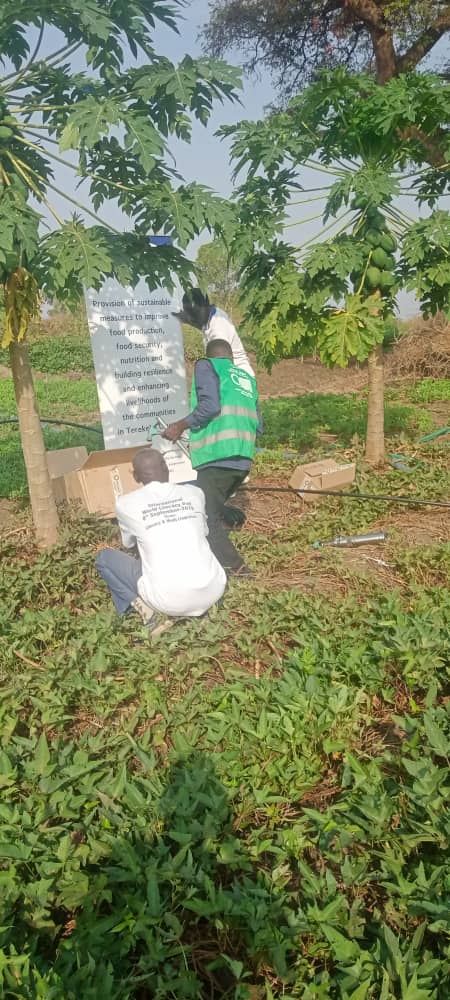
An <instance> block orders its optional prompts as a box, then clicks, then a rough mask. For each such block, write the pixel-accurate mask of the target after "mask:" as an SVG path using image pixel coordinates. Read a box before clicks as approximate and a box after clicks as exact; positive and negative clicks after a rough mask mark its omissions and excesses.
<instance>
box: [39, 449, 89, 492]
mask: <svg viewBox="0 0 450 1000" xmlns="http://www.w3.org/2000/svg"><path fill="white" fill-rule="evenodd" d="M87 457H88V452H87V448H84V447H81V448H59V449H58V450H57V451H48V452H47V466H48V471H49V473H50V479H51V481H52V488H53V494H54V497H55V500H57V502H58V503H63V502H64V501H65V500H67V495H66V485H65V482H64V476H65V475H66V473H68V472H72V471H73V470H74V469H79V468H81V466H82V465H83V464H84V462H86V460H87Z"/></svg>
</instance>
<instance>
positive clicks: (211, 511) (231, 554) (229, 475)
mask: <svg viewBox="0 0 450 1000" xmlns="http://www.w3.org/2000/svg"><path fill="white" fill-rule="evenodd" d="M247 476H248V470H245V471H242V470H240V469H226V468H224V467H223V466H217V465H209V466H207V467H206V468H202V467H201V466H200V468H199V469H198V470H197V486H199V487H200V489H201V490H203V492H204V494H205V501H206V516H207V518H208V528H209V536H208V541H209V544H210V546H211V549H212V551H213V552H214V555H215V557H216V559H218V560H219V562H220V564H221V565H222V566H223V568H224V569H225V570H231V571H232V572H236V571H237V570H239V569H240V568H241V566H243V565H244V560H243V559H242V558H241V556H240V555H239V552H238V551H237V549H235V547H234V545H233V544H232V542H231V541H230V539H229V537H228V534H227V532H226V530H225V527H224V525H223V522H222V517H223V506H224V503H225V501H226V500H228V497H230V496H231V495H232V494H233V493H234V492H235V491H236V490H237V489H238V488H239V486H240V485H241V483H243V481H244V479H245V478H246V477H247Z"/></svg>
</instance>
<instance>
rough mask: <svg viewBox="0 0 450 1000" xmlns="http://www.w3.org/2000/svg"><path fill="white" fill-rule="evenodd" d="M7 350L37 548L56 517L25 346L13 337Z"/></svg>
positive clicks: (51, 532) (51, 536)
mask: <svg viewBox="0 0 450 1000" xmlns="http://www.w3.org/2000/svg"><path fill="white" fill-rule="evenodd" d="M9 350H10V357H11V369H12V375H13V380H14V392H15V395H16V403H17V414H18V417H19V427H20V436H21V440H22V450H23V457H24V460H25V468H26V473H27V479H28V489H29V491H30V501H31V509H32V512H33V521H34V527H35V531H36V541H37V543H38V545H39V546H40V548H50V546H51V545H54V544H55V542H56V541H57V539H58V528H59V517H58V511H57V509H56V503H55V498H54V496H53V491H52V485H51V481H50V476H49V472H48V467H47V458H46V454H45V444H44V437H43V434H42V427H41V424H40V420H39V413H38V408H37V402H36V395H35V391H34V384H33V375H32V371H31V366H30V361H29V357H28V348H27V345H26V343H25V342H24V341H23V340H22V341H20V343H19V342H18V341H13V343H12V344H11V345H10V348H9Z"/></svg>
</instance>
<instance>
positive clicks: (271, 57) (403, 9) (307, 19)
mask: <svg viewBox="0 0 450 1000" xmlns="http://www.w3.org/2000/svg"><path fill="white" fill-rule="evenodd" d="M449 29H450V3H448V2H442V0H292V2H286V0H262V2H259V0H258V3H254V2H253V0H215V3H214V4H213V7H212V15H211V21H210V24H209V27H208V29H207V40H208V42H209V45H210V47H211V49H212V50H213V51H215V52H219V51H220V52H223V51H225V50H226V49H227V48H228V47H229V46H230V45H240V46H241V47H244V48H245V49H246V51H247V52H248V51H249V49H250V50H251V49H252V47H253V50H254V58H253V60H251V65H252V66H253V68H255V67H256V64H257V63H258V64H259V63H261V62H265V63H266V64H267V65H268V66H269V67H270V68H271V70H272V71H273V72H274V73H275V75H278V77H279V83H280V84H281V87H282V89H284V91H285V94H286V93H289V92H290V91H292V90H294V89H298V88H299V86H300V85H301V84H302V83H304V82H305V81H307V80H308V79H309V78H310V77H311V76H312V75H314V74H315V73H316V72H317V71H318V70H320V69H323V68H324V66H336V65H341V66H342V65H343V66H345V67H346V68H347V69H349V70H355V69H357V68H359V67H361V66H365V67H366V68H368V69H371V70H372V71H373V73H374V76H375V79H376V80H377V83H379V84H381V85H383V84H386V83H387V82H388V81H389V80H392V79H394V77H397V76H399V75H402V74H405V73H407V72H409V71H411V70H412V69H414V68H415V67H416V66H417V65H418V64H419V63H421V62H422V61H423V59H424V58H425V57H426V56H427V55H428V54H429V53H430V52H431V51H432V50H433V49H434V47H435V45H436V44H437V42H438V41H439V40H440V39H441V38H443V36H444V35H445V34H446V33H447V32H448V31H449ZM405 128H406V129H407V132H408V135H409V137H410V138H411V139H412V140H415V139H418V140H419V141H420V142H421V144H422V150H424V149H426V151H427V156H428V159H429V160H430V162H432V163H433V164H434V165H438V164H439V163H442V162H443V160H442V144H440V143H439V141H438V138H439V137H438V136H437V137H436V135H432V134H430V133H428V134H427V135H425V132H424V130H422V133H421V134H420V132H418V129H417V123H416V122H415V121H414V120H413V119H411V120H407V121H406V124H405ZM437 132H439V129H438V128H437ZM383 399H384V370H383V348H382V345H381V344H378V345H377V346H376V347H374V349H373V351H372V352H371V353H370V354H369V432H368V441H370V442H371V446H370V448H369V449H368V453H367V454H368V458H369V460H370V461H371V462H373V464H376V465H380V464H381V463H382V461H383V449H384V405H383Z"/></svg>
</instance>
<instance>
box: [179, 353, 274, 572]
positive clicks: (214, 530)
mask: <svg viewBox="0 0 450 1000" xmlns="http://www.w3.org/2000/svg"><path fill="white" fill-rule="evenodd" d="M191 407H192V409H191V413H189V414H188V416H186V417H184V418H183V419H182V420H177V421H176V422H175V423H173V424H170V425H169V427H167V428H166V430H165V431H164V433H163V436H164V437H166V438H167V439H168V440H169V441H176V440H177V439H178V438H179V437H180V435H181V434H182V433H183V431H185V430H186V429H189V430H190V452H191V462H192V465H193V467H194V469H197V485H198V486H199V487H200V489H202V490H203V492H204V494H205V499H206V514H207V518H208V528H209V544H210V546H211V549H212V551H213V552H214V555H215V556H216V558H217V559H218V560H219V562H220V563H221V564H222V566H223V567H224V569H225V570H226V571H227V572H228V573H229V574H235V575H239V576H249V575H251V570H250V569H249V567H248V566H246V565H245V563H244V561H243V559H242V557H241V556H240V555H239V553H238V551H237V549H236V548H235V547H234V545H233V544H232V542H231V541H230V539H229V537H228V534H227V532H226V530H225V525H224V522H225V524H227V525H228V526H230V527H240V526H241V525H242V524H243V523H244V521H245V515H244V514H243V513H242V511H240V510H238V509H237V508H235V507H230V506H228V505H226V501H227V500H228V498H229V497H230V496H232V494H233V493H234V492H235V491H236V490H237V489H238V488H239V486H240V485H241V484H242V482H243V480H244V479H245V478H246V477H247V476H248V473H249V470H250V467H251V464H252V460H253V457H254V454H255V440H256V434H257V433H258V432H261V431H262V425H261V419H260V414H259V409H258V391H257V388H256V381H255V379H254V378H253V376H252V375H250V374H249V372H248V371H245V370H244V369H243V368H238V367H236V365H234V364H233V352H232V349H231V346H230V344H229V343H227V341H225V340H211V341H210V343H209V344H208V346H207V349H206V358H202V359H200V361H197V364H196V366H195V371H194V379H193V383H192V393H191Z"/></svg>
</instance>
